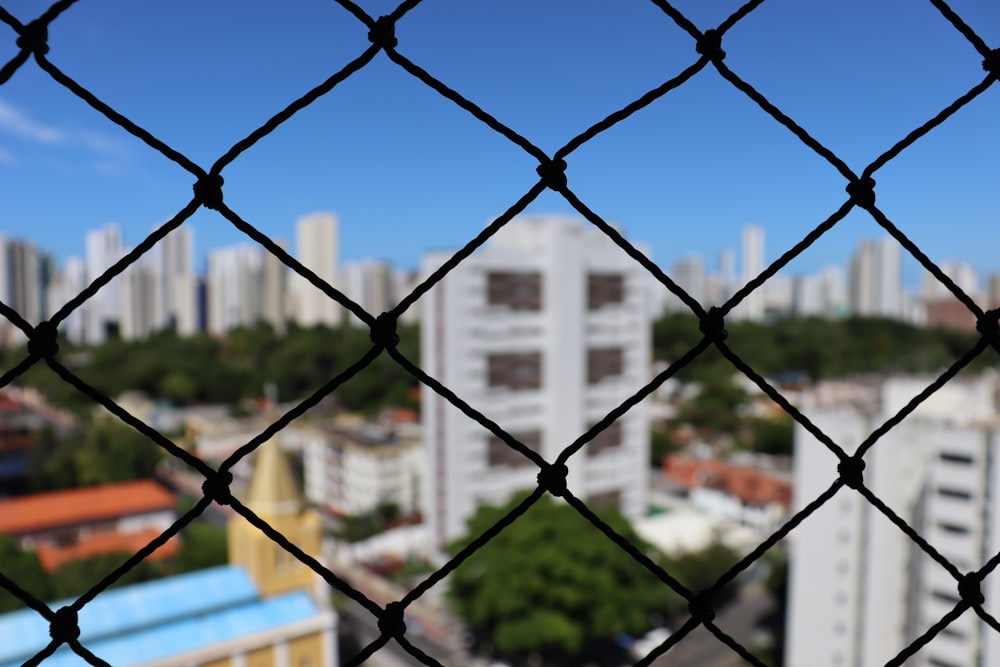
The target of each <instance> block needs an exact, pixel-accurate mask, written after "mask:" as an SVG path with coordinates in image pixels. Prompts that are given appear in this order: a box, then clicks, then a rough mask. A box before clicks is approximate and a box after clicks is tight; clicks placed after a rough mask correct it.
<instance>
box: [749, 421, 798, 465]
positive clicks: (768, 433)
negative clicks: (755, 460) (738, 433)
mask: <svg viewBox="0 0 1000 667" xmlns="http://www.w3.org/2000/svg"><path fill="white" fill-rule="evenodd" d="M794 442H795V420H794V419H792V418H791V417H788V416H784V417H770V418H764V419H754V420H752V421H751V423H750V439H749V442H748V443H747V446H748V447H749V448H750V449H752V450H753V451H755V452H761V453H762V454H776V455H781V456H791V455H792V446H793V445H794Z"/></svg>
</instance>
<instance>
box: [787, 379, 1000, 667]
mask: <svg viewBox="0 0 1000 667" xmlns="http://www.w3.org/2000/svg"><path fill="white" fill-rule="evenodd" d="M933 380H934V378H932V377H926V378H891V379H887V380H885V381H883V382H880V383H879V384H878V385H876V386H870V387H864V388H863V391H857V390H856V391H853V392H846V393H845V392H844V391H837V392H823V393H819V392H816V393H814V394H813V395H811V396H807V397H806V398H805V399H804V401H803V403H802V406H801V407H802V410H803V412H804V413H805V414H806V415H808V416H809V418H810V419H811V420H812V422H813V423H814V424H815V425H816V426H817V427H818V428H819V429H821V430H822V431H823V432H824V433H826V434H827V435H828V436H829V437H830V438H831V439H832V440H833V441H834V442H835V443H837V444H838V445H840V446H841V447H843V448H844V449H845V451H846V452H847V453H848V454H852V453H853V452H854V451H855V450H856V448H857V447H858V445H859V444H860V443H861V442H862V441H864V439H865V438H867V437H868V436H869V434H871V433H872V432H873V431H874V430H875V429H876V428H878V427H880V426H881V425H882V424H883V423H885V422H886V420H888V419H889V418H890V417H891V416H893V415H895V414H896V413H897V412H898V411H899V410H900V409H901V408H902V407H903V406H904V405H906V404H907V403H908V402H909V401H910V399H911V398H912V397H913V396H915V395H917V394H918V393H919V392H920V391H921V390H923V389H924V388H925V387H926V386H928V385H929V384H930V383H931V382H932V381H933ZM997 391H998V381H997V377H996V376H995V375H993V374H988V375H983V376H980V377H977V378H973V379H967V378H956V379H953V380H951V381H950V382H949V383H948V384H946V385H945V386H944V387H942V388H941V389H939V390H938V391H937V392H936V393H934V394H933V395H932V396H931V397H930V398H928V399H927V400H926V401H925V402H923V403H922V404H921V405H920V406H919V407H918V408H917V409H916V410H915V412H913V413H912V414H910V415H909V416H908V417H907V418H906V419H904V420H903V421H902V422H901V423H899V424H897V425H896V426H894V427H893V428H892V429H890V430H889V431H888V432H887V433H885V434H884V435H883V436H882V437H881V438H879V439H878V441H877V442H876V443H875V444H874V446H873V447H872V448H871V449H870V450H869V451H868V453H867V454H866V455H865V464H866V467H865V469H864V472H863V480H864V484H865V487H866V488H867V489H868V490H869V491H870V492H871V493H872V494H873V495H874V496H876V497H877V498H879V499H880V500H881V501H882V502H884V503H885V504H886V505H887V506H888V507H889V508H890V509H891V510H892V511H893V512H894V513H895V514H896V515H897V516H899V518H901V519H902V520H903V521H905V522H906V523H907V524H908V525H909V526H911V527H912V528H913V529H914V530H915V531H916V532H917V533H919V534H920V535H921V536H923V537H924V539H926V540H927V541H928V542H929V543H930V544H931V545H932V546H933V547H934V548H935V549H936V550H937V551H938V552H939V553H940V554H941V555H943V556H944V557H945V558H947V559H948V560H949V561H950V562H951V563H952V564H953V565H954V566H955V567H956V568H957V569H958V571H959V572H962V573H965V572H969V571H973V570H977V569H979V568H980V567H982V565H983V564H984V563H986V562H987V561H988V560H989V559H991V558H992V557H993V555H994V554H996V553H997V552H998V551H1000V512H998V509H1000V507H998V502H1000V501H998V499H1000V467H998V466H997V465H996V461H997V460H998V453H1000V451H998V449H1000V420H998V418H997V417H998V415H997V412H996V398H997ZM838 394H839V398H838V397H837V395H838ZM852 394H853V398H848V396H850V395H852ZM837 466H838V459H837V458H836V456H834V455H833V454H832V453H831V452H830V451H829V450H828V449H827V448H826V447H825V446H824V445H823V444H822V443H820V442H819V441H818V440H816V439H815V438H814V437H813V436H812V435H810V434H809V433H808V432H807V431H805V429H803V428H801V427H799V428H798V429H797V431H796V437H795V457H794V469H795V472H794V500H793V511H799V510H801V509H802V508H804V507H805V506H806V505H808V504H809V503H812V502H813V501H814V500H815V499H816V498H817V497H818V496H820V495H821V494H822V493H823V492H824V491H826V490H827V489H829V488H830V486H831V484H833V482H834V481H835V479H836V478H837V476H838V472H837ZM789 541H790V579H789V598H788V599H789V606H788V610H787V623H788V626H787V642H786V663H785V664H787V665H789V667H812V666H815V665H830V666H831V667H837V666H839V665H876V664H878V665H881V664H886V663H888V662H890V661H891V659H892V658H894V657H895V656H896V655H897V654H898V653H899V652H900V651H901V650H903V648H904V647H906V646H908V645H909V644H910V642H912V641H913V640H915V639H916V638H918V637H919V636H921V635H922V634H923V633H924V632H925V631H926V630H927V629H928V628H930V627H931V626H932V625H934V624H935V623H937V622H938V621H940V620H941V619H942V618H943V617H944V616H945V615H946V614H947V613H949V612H950V611H951V610H952V609H954V608H955V606H956V604H958V602H959V600H960V597H959V592H958V582H957V581H956V579H955V578H954V577H953V576H952V575H951V574H950V573H949V572H948V571H947V570H946V569H945V568H943V567H942V566H941V565H940V564H939V563H937V562H936V561H935V560H933V559H932V558H931V557H930V556H928V555H927V554H926V553H925V552H924V551H923V550H921V549H920V548H919V547H918V546H917V544H916V543H915V542H913V541H912V540H911V539H910V538H909V537H908V536H907V535H906V534H905V533H904V532H903V531H902V530H900V528H899V527H898V526H896V525H895V524H894V523H892V522H890V520H889V519H888V518H887V517H886V516H885V515H884V514H883V513H882V512H880V511H879V510H878V509H877V508H876V507H874V506H873V505H872V504H871V503H869V501H868V500H867V499H866V498H864V497H863V496H862V495H861V494H860V493H858V492H857V491H854V490H852V489H850V488H848V487H846V486H845V487H843V488H841V489H840V490H839V491H838V492H837V493H836V495H834V496H833V497H832V498H831V499H830V500H829V501H827V502H826V504H824V505H823V506H822V507H820V508H819V509H818V510H817V511H816V512H814V513H813V514H812V515H811V516H810V517H809V518H807V519H806V520H805V521H804V522H803V523H802V524H800V525H799V526H797V527H796V528H795V530H794V531H792V533H791V535H790V536H789ZM982 592H983V594H984V595H985V597H986V600H987V601H989V600H996V599H998V597H1000V579H997V578H996V577H987V578H986V579H985V580H984V581H983V582H982ZM998 663H1000V638H998V636H997V635H996V633H995V632H993V630H991V629H990V628H989V627H988V626H986V625H985V624H983V623H982V622H981V621H980V620H979V618H978V617H977V616H976V614H975V613H974V612H973V611H971V610H970V611H967V612H966V613H964V614H962V615H961V616H959V617H958V618H957V619H955V620H954V621H952V622H951V623H950V624H949V625H948V626H947V627H946V628H944V629H943V630H941V632H939V633H938V634H937V635H936V636H935V637H934V638H933V639H932V640H931V641H930V642H929V643H928V644H926V645H925V646H923V647H922V648H920V650H919V651H918V652H917V653H916V654H915V655H913V656H912V657H911V658H909V659H908V660H907V663H906V664H907V665H910V664H912V665H916V666H918V667H944V666H947V667H974V666H978V665H992V664H998Z"/></svg>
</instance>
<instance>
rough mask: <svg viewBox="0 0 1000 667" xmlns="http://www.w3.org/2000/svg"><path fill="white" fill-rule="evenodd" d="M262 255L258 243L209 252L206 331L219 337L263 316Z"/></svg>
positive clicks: (250, 324)
mask: <svg viewBox="0 0 1000 667" xmlns="http://www.w3.org/2000/svg"><path fill="white" fill-rule="evenodd" d="M263 254H264V250H263V248H261V247H260V246H257V245H237V246H230V247H228V248H222V249H220V250H215V251H212V252H210V253H209V254H208V273H207V275H206V277H205V282H206V290H205V291H206V306H207V315H208V323H207V328H208V333H210V334H212V335H214V336H221V335H224V334H225V333H226V332H228V331H231V330H233V329H236V328H239V327H247V326H253V325H254V324H256V323H257V322H259V321H260V320H261V319H262V317H263V312H262V311H263V298H262V296H263V293H262V290H261V276H262V267H263V262H264V258H263Z"/></svg>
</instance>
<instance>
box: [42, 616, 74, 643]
mask: <svg viewBox="0 0 1000 667" xmlns="http://www.w3.org/2000/svg"><path fill="white" fill-rule="evenodd" d="M49 636H50V637H52V639H54V640H56V641H57V642H59V643H60V644H65V643H66V642H71V641H73V640H74V639H77V638H78V637H79V636H80V625H79V624H78V622H77V617H76V609H73V608H72V607H61V608H60V609H57V610H56V613H55V616H53V617H52V622H51V623H49Z"/></svg>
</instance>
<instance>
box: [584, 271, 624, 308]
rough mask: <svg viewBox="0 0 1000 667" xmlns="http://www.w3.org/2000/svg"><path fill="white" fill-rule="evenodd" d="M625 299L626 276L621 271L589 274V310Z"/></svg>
mask: <svg viewBox="0 0 1000 667" xmlns="http://www.w3.org/2000/svg"><path fill="white" fill-rule="evenodd" d="M623 301H625V277H624V276H622V274H620V273H591V274H588V275H587V310H599V309H601V308H603V307H604V306H607V305H613V304H617V303H622V302H623Z"/></svg>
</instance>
